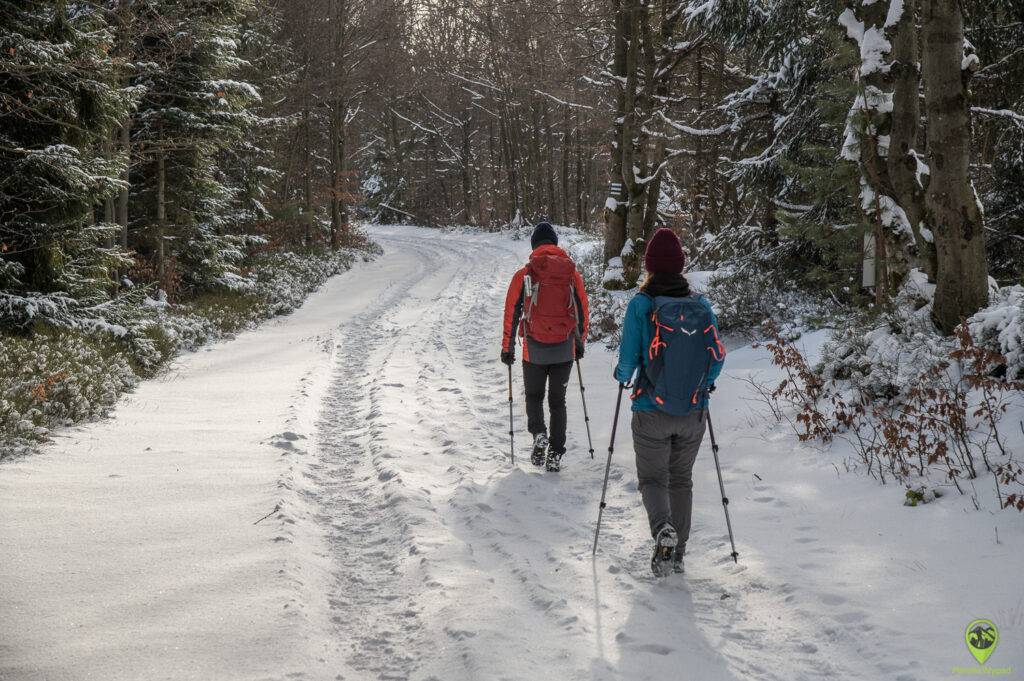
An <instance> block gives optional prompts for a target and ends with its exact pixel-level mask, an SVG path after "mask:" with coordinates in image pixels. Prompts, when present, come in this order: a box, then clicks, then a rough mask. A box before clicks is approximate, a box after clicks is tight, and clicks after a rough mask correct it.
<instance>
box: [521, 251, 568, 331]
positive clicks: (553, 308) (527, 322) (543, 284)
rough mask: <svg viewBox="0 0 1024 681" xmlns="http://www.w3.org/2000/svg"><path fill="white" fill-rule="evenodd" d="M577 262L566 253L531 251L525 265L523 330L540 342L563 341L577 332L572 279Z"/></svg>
mask: <svg viewBox="0 0 1024 681" xmlns="http://www.w3.org/2000/svg"><path fill="white" fill-rule="evenodd" d="M575 276H576V265H575V263H573V261H572V260H570V259H569V257H568V256H566V255H562V254H555V253H536V252H535V253H534V254H533V255H531V256H530V262H529V264H528V265H527V266H526V277H525V278H524V283H523V286H524V292H525V296H526V299H525V301H524V305H523V331H524V332H525V335H526V336H528V337H530V338H532V339H533V340H535V341H538V342H540V343H562V342H564V341H567V340H568V339H569V338H570V337H571V336H572V335H573V334H574V333H577V330H578V324H579V311H578V310H577V309H576V289H575V286H574V280H575Z"/></svg>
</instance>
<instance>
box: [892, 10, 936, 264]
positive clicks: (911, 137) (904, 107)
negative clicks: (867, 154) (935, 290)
mask: <svg viewBox="0 0 1024 681" xmlns="http://www.w3.org/2000/svg"><path fill="white" fill-rule="evenodd" d="M917 43H918V40H917V2H908V3H906V4H904V6H903V14H902V15H901V16H900V21H899V23H898V24H897V25H896V26H895V27H894V30H893V31H892V48H893V49H892V56H893V64H892V69H891V71H890V73H891V76H892V79H893V100H892V130H891V132H890V143H889V156H888V159H887V160H888V170H889V178H890V180H891V181H892V188H893V198H895V199H896V201H897V202H898V203H899V204H900V206H901V207H902V208H903V210H904V212H905V213H906V214H907V220H908V221H909V222H910V227H911V229H912V230H913V233H914V243H915V245H916V251H917V257H916V260H917V266H918V267H919V268H920V269H921V270H922V271H923V272H925V273H926V274H927V275H928V278H929V279H932V280H934V278H935V246H934V244H933V243H931V235H930V234H928V232H926V231H922V229H921V225H922V222H921V221H922V220H923V219H924V214H925V206H924V201H925V192H924V187H923V186H922V184H923V183H922V181H921V180H919V179H918V177H919V173H918V165H919V164H918V155H917V152H916V151H915V147H916V146H917V136H918V128H919V122H920V119H921V106H920V89H921V74H920V73H919V71H918V63H917V62H918V44H917ZM926 234H928V236H927V237H926V236H925V235H926Z"/></svg>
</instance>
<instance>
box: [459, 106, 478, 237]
mask: <svg viewBox="0 0 1024 681" xmlns="http://www.w3.org/2000/svg"><path fill="white" fill-rule="evenodd" d="M472 135H473V114H472V112H466V118H465V119H464V120H463V121H462V152H461V156H462V159H461V161H462V167H461V171H462V173H461V174H462V210H463V211H464V212H465V216H464V217H465V220H466V223H467V224H470V225H472V224H475V222H474V221H473V178H472V175H471V174H470V173H471V172H472V168H473V146H472V144H473V140H472Z"/></svg>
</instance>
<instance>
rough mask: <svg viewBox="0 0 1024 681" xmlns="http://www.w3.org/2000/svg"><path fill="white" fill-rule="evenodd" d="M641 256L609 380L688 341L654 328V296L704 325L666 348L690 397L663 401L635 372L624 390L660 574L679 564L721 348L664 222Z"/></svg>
mask: <svg viewBox="0 0 1024 681" xmlns="http://www.w3.org/2000/svg"><path fill="white" fill-rule="evenodd" d="M644 264H645V266H646V268H647V271H648V273H649V274H648V276H647V279H646V281H645V282H644V284H643V286H641V288H640V293H639V294H637V295H636V296H635V297H634V298H633V300H631V301H630V303H629V307H628V308H627V309H626V318H625V319H624V320H623V324H622V342H621V345H620V346H619V363H618V366H617V367H616V369H615V378H616V380H618V381H619V382H620V383H623V384H626V383H629V382H630V381H632V380H634V373H637V372H638V371H639V374H638V377H639V376H646V375H645V374H644V372H645V371H646V370H647V368H648V364H649V362H650V361H651V357H652V356H655V355H657V353H658V351H659V350H661V349H662V348H664V349H665V350H664V351H665V353H666V355H667V354H669V353H670V352H673V353H674V352H683V351H682V350H681V348H683V347H684V346H685V347H691V346H686V345H685V340H686V339H687V336H683V335H681V333H680V332H679V331H678V329H677V330H676V331H674V332H673V330H672V329H671V328H669V327H668V326H665V325H661V328H662V329H667V331H659V330H658V329H657V326H658V325H659V323H658V322H656V321H655V317H657V315H656V314H655V303H654V299H655V298H658V299H659V300H661V301H669V302H671V301H681V303H682V304H684V305H688V306H689V307H688V308H686V311H685V314H683V315H681V316H679V315H678V312H679V310H677V311H676V313H675V315H676V316H673V317H672V318H671V320H684V319H693V318H694V317H695V316H696V317H698V318H700V319H701V320H702V323H701V326H703V327H705V328H703V329H695V330H694V331H696V334H697V338H698V339H699V340H696V341H694V343H695V344H696V347H698V348H699V350H694V351H690V352H687V353H686V354H683V355H682V356H678V355H676V354H673V356H672V359H673V361H674V362H676V363H677V364H676V367H677V369H678V367H679V366H683V367H684V369H688V370H689V371H690V374H689V375H690V376H691V377H693V378H692V379H691V380H692V381H693V383H691V384H690V385H687V386H686V387H685V388H683V391H684V392H685V393H686V394H692V396H693V397H692V403H691V402H690V400H689V399H684V402H683V403H682V406H681V407H680V406H679V403H678V402H677V403H676V404H666V401H665V400H662V399H661V397H660V396H658V395H657V394H655V392H654V391H653V390H651V387H652V386H651V385H650V381H649V380H648V381H646V382H645V381H643V380H638V381H637V383H636V384H635V391H634V393H633V395H632V398H633V423H632V427H633V448H634V449H635V451H636V467H637V478H638V480H639V488H640V493H641V495H642V496H643V501H644V507H645V508H646V510H647V517H648V521H649V522H650V528H651V535H652V536H653V537H654V540H655V548H654V557H653V558H652V559H651V569H652V570H653V571H654V573H655V574H656V575H659V576H663V575H665V574H667V572H668V571H670V570H671V571H674V572H682V571H683V554H684V553H685V552H686V541H687V540H688V539H689V536H690V524H691V515H692V509H693V465H694V462H695V461H696V459H697V451H698V450H699V449H700V444H701V441H702V440H703V439H704V430H705V428H706V426H707V403H708V396H709V394H710V391H711V390H713V389H714V384H715V380H716V379H717V378H718V376H719V374H720V373H721V371H722V365H723V363H724V361H725V348H724V347H723V346H722V343H721V341H720V340H719V337H718V320H717V319H716V317H715V313H714V311H713V310H712V309H711V303H709V302H708V300H707V299H706V298H704V297H703V296H697V297H694V296H693V294H692V292H691V290H690V284H689V282H688V281H687V280H686V277H685V276H683V274H682V272H683V267H684V266H685V265H686V256H685V254H684V252H683V247H682V244H681V243H680V242H679V238H678V237H677V236H676V235H675V233H674V232H672V230H669V229H659V230H658V231H657V232H656V233H655V234H654V236H653V237H652V239H651V241H650V243H649V244H648V246H647V252H646V254H645V256H644ZM665 309H667V308H665ZM694 310H696V314H694ZM671 320H665V323H666V324H669V323H671ZM675 324H676V325H679V326H685V324H686V322H682V321H676V322H675ZM694 331H690V330H686V331H684V332H683V333H686V334H688V335H689V336H692V335H693V334H694ZM656 334H665V335H666V336H668V335H672V338H673V339H675V338H679V339H683V340H684V343H683V344H681V345H680V344H678V343H679V341H673V346H672V349H671V350H670V349H669V345H668V343H662V342H661V339H659V338H658V337H657V336H656ZM691 357H692V361H691V359H690V358H691ZM666 361H667V360H666ZM665 375H666V376H667V375H668V374H667V373H666V374H665ZM702 379H703V385H702V384H701V380H702ZM672 385H673V386H675V385H676V383H675V382H673V383H672ZM691 385H692V386H694V387H691ZM669 402H671V400H669ZM659 403H660V404H659ZM670 407H676V409H675V410H674V411H675V412H676V413H670V412H671V411H673V409H671V408H670Z"/></svg>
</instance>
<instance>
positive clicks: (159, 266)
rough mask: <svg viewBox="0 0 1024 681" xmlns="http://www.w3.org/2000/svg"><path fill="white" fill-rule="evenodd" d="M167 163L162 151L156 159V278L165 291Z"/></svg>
mask: <svg viewBox="0 0 1024 681" xmlns="http://www.w3.org/2000/svg"><path fill="white" fill-rule="evenodd" d="M166 235H167V161H166V160H165V154H164V152H163V151H160V152H158V155H157V157H156V277H157V281H159V282H160V286H162V287H163V288H164V290H166V289H167V280H166V274H167V265H166V262H167V253H166V251H165V248H166Z"/></svg>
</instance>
